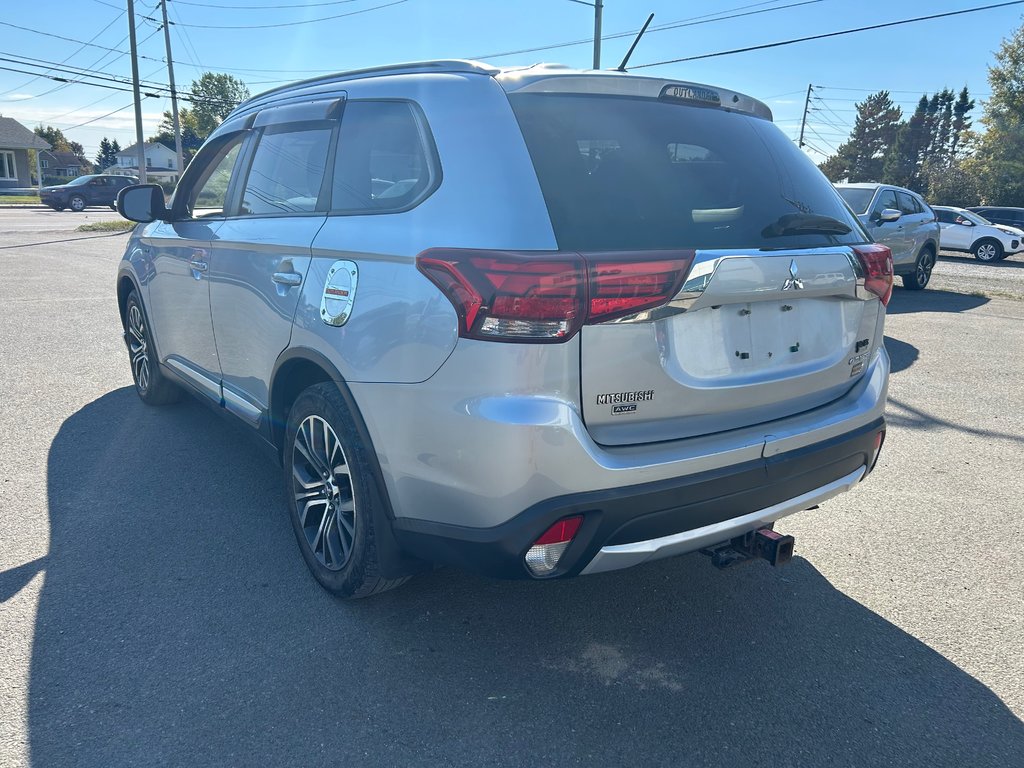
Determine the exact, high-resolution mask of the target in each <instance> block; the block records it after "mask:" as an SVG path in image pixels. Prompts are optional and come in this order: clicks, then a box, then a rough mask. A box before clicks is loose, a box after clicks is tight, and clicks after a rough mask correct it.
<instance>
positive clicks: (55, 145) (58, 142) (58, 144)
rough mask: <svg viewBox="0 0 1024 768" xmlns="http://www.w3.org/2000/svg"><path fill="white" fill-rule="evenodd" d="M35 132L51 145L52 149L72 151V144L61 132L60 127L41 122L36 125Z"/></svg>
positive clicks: (55, 150)
mask: <svg viewBox="0 0 1024 768" xmlns="http://www.w3.org/2000/svg"><path fill="white" fill-rule="evenodd" d="M35 134H36V136H38V137H39V138H41V139H43V140H44V141H46V142H47V143H48V144H49V145H50V149H52V150H53V151H54V152H70V151H71V144H70V142H69V141H68V140H67V138H66V137H65V136H64V134H63V133H62V132H61V130H60V128H54V127H53V126H52V125H43V124H42V123H40V124H39V125H37V126H36V129H35Z"/></svg>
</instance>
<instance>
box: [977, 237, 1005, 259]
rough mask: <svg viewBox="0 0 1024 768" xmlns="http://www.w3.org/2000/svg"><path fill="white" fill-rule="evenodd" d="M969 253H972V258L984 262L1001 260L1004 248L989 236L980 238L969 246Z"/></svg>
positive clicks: (1003, 257)
mask: <svg viewBox="0 0 1024 768" xmlns="http://www.w3.org/2000/svg"><path fill="white" fill-rule="evenodd" d="M971 253H973V254H974V258H976V259H977V260H978V261H984V262H985V263H986V264H991V263H993V262H996V261H1002V260H1003V259H1005V258H1006V249H1005V248H1003V244H1002V243H1000V242H999V241H998V240H993V239H992V238H990V237H987V238H982V239H981V240H979V241H978V242H976V243H975V244H974V245H973V246H971Z"/></svg>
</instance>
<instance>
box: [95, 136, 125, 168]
mask: <svg viewBox="0 0 1024 768" xmlns="http://www.w3.org/2000/svg"><path fill="white" fill-rule="evenodd" d="M116 144H117V139H114V143H113V144H111V143H110V141H109V140H108V139H107V137H106V136H104V137H103V138H102V139H101V140H100V151H99V154H98V155H96V167H97V168H99V169H101V170H102V169H104V168H109V167H110V166H112V165H114V164H115V163H117V157H116V155H117V153H118V152H119V151H120V150H119V149H114V146H115V145H116Z"/></svg>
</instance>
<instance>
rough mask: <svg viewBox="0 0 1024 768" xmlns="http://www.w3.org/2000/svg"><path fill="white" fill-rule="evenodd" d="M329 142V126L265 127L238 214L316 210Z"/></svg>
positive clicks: (254, 156)
mask: <svg viewBox="0 0 1024 768" xmlns="http://www.w3.org/2000/svg"><path fill="white" fill-rule="evenodd" d="M330 144H331V128H330V126H320V127H316V128H295V127H290V126H281V127H276V128H274V129H268V130H267V131H266V132H265V133H264V134H263V135H262V136H261V137H260V140H259V144H258V145H257V146H256V153H255V154H254V155H253V159H252V166H251V167H250V169H249V175H248V177H247V179H246V182H245V192H244V193H243V194H242V208H241V211H240V214H241V215H243V216H250V215H265V214H273V213H296V212H308V211H315V210H316V206H317V200H319V198H320V185H321V184H322V183H323V180H324V171H325V169H326V166H327V150H328V148H329V147H330Z"/></svg>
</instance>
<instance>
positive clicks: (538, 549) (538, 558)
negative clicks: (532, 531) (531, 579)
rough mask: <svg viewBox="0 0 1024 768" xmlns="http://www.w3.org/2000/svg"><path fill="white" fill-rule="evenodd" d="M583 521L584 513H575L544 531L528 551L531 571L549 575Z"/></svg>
mask: <svg viewBox="0 0 1024 768" xmlns="http://www.w3.org/2000/svg"><path fill="white" fill-rule="evenodd" d="M582 522H583V516H582V515H574V516H573V517H566V518H563V519H562V520H559V521H558V522H557V523H555V524H554V525H552V526H551V527H550V528H548V529H547V530H546V531H544V533H542V534H541V535H540V537H539V538H538V539H537V540H536V541H535V542H533V546H532V547H530V549H529V550H527V552H526V567H527V568H528V569H529V570H530V573H532V574H533V575H534V576H547V575H548V574H549V573H551V572H552V571H554V570H555V568H557V567H558V561H559V560H561V559H562V555H563V554H565V550H566V548H567V547H568V546H569V544H570V543H571V542H572V540H573V538H574V537H575V536H576V532H577V531H579V529H580V524H581V523H582Z"/></svg>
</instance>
